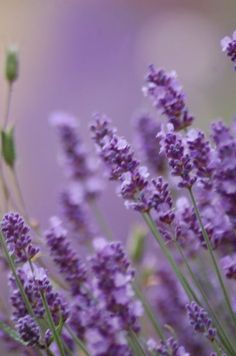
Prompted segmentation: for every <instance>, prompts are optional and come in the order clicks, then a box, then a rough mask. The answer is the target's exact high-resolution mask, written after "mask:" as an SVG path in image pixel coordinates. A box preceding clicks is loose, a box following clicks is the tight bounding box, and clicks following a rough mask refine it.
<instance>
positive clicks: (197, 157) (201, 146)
mask: <svg viewBox="0 0 236 356" xmlns="http://www.w3.org/2000/svg"><path fill="white" fill-rule="evenodd" d="M187 145H188V149H189V154H190V157H191V160H192V163H193V166H194V168H195V170H196V174H197V176H198V178H201V182H203V183H204V184H205V185H206V186H207V185H211V178H212V174H213V171H214V169H213V162H214V158H215V157H214V150H213V148H212V147H211V145H210V142H209V141H208V140H207V139H206V137H205V135H204V133H203V132H201V131H199V130H196V129H191V130H189V131H188V134H187Z"/></svg>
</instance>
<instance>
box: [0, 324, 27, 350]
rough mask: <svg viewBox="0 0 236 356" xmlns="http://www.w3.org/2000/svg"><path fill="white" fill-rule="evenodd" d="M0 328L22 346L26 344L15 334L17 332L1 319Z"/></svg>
mask: <svg viewBox="0 0 236 356" xmlns="http://www.w3.org/2000/svg"><path fill="white" fill-rule="evenodd" d="M0 329H1V330H2V331H3V332H4V333H5V334H7V335H8V336H9V337H10V338H11V339H13V340H15V341H17V342H19V343H20V344H21V345H23V346H27V343H26V342H24V341H23V340H22V339H21V338H20V336H19V335H18V334H17V332H16V331H15V330H14V329H12V328H11V327H10V326H9V325H7V324H5V323H4V322H3V321H1V320H0Z"/></svg>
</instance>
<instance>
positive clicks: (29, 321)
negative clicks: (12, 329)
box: [16, 315, 40, 345]
mask: <svg viewBox="0 0 236 356" xmlns="http://www.w3.org/2000/svg"><path fill="white" fill-rule="evenodd" d="M16 329H17V331H18V333H19V335H20V337H21V338H22V340H24V341H25V342H27V344H28V345H35V344H37V343H38V341H39V337H40V330H39V326H38V325H37V324H36V322H35V321H34V319H33V318H32V317H31V316H29V315H26V316H24V317H22V318H20V319H19V320H18V321H17V323H16Z"/></svg>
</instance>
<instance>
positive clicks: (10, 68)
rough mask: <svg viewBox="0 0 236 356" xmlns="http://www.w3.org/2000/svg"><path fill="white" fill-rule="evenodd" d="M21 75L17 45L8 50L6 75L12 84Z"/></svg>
mask: <svg viewBox="0 0 236 356" xmlns="http://www.w3.org/2000/svg"><path fill="white" fill-rule="evenodd" d="M18 75H19V57H18V49H17V48H16V47H13V46H12V47H9V48H8V49H7V51H6V62H5V76H6V79H7V81H8V82H9V83H10V84H12V83H13V82H14V81H16V79H17V78H18Z"/></svg>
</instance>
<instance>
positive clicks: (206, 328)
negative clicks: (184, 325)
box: [186, 302, 216, 342]
mask: <svg viewBox="0 0 236 356" xmlns="http://www.w3.org/2000/svg"><path fill="white" fill-rule="evenodd" d="M186 310H187V313H188V317H189V320H190V324H191V325H192V327H193V329H194V330H195V331H197V332H199V333H202V334H204V336H206V337H207V338H208V339H209V340H210V341H212V342H213V341H214V340H215V337H216V329H215V328H214V327H212V321H211V319H210V318H209V316H208V314H207V312H206V311H205V310H204V309H203V308H202V307H200V306H199V305H198V304H197V303H195V302H191V303H188V304H186Z"/></svg>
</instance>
